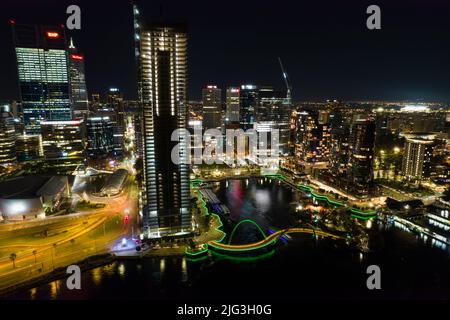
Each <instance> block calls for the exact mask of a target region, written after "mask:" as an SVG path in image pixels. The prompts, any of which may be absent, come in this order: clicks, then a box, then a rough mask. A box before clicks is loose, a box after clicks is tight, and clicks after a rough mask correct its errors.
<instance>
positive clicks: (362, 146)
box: [347, 118, 375, 196]
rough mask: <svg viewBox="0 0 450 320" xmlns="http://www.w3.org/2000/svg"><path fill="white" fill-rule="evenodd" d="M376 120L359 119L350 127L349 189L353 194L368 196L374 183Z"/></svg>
mask: <svg viewBox="0 0 450 320" xmlns="http://www.w3.org/2000/svg"><path fill="white" fill-rule="evenodd" d="M374 144H375V121H374V120H373V119H370V118H367V119H357V120H355V121H354V122H353V124H352V126H351V129H350V141H349V158H348V169H347V176H348V189H349V190H351V191H352V193H353V194H355V195H359V196H366V195H368V194H369V193H370V192H371V187H372V184H373V155H374V152H373V150H374Z"/></svg>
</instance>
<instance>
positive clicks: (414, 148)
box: [402, 134, 434, 180]
mask: <svg viewBox="0 0 450 320" xmlns="http://www.w3.org/2000/svg"><path fill="white" fill-rule="evenodd" d="M431 137H433V136H432V135H431ZM405 138H406V139H405V147H404V149H403V150H404V152H403V160H402V175H403V176H404V177H405V178H406V179H408V180H421V179H423V178H429V177H430V171H431V170H430V169H431V168H430V165H431V159H432V155H433V145H434V141H433V139H432V138H430V136H429V135H426V134H425V135H423V134H422V135H420V134H418V135H416V134H406V135H405Z"/></svg>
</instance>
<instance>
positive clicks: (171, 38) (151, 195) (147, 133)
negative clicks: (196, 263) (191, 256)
mask: <svg viewBox="0 0 450 320" xmlns="http://www.w3.org/2000/svg"><path fill="white" fill-rule="evenodd" d="M140 43H141V50H140V52H141V64H140V65H141V73H142V88H141V90H142V100H143V101H142V103H143V135H144V146H143V148H144V150H143V167H144V168H143V178H144V181H143V190H142V191H143V192H142V204H143V210H142V211H143V212H142V213H143V231H144V235H145V236H147V237H158V236H162V235H175V234H180V233H186V232H190V231H191V229H192V222H191V210H190V197H189V192H190V191H189V165H188V156H189V154H188V153H189V149H188V148H189V141H188V137H187V136H186V135H185V134H183V133H182V134H180V135H179V137H178V139H177V140H176V141H172V140H173V139H172V133H173V132H174V131H175V130H177V129H187V106H186V103H187V99H186V94H187V92H186V90H187V29H186V26H185V25H184V24H179V23H166V22H153V23H150V24H149V25H147V26H146V28H144V29H143V30H142V32H141V35H140ZM176 147H177V148H178V152H177V153H176V155H178V156H179V159H172V157H171V154H172V150H173V149H174V148H176ZM174 160H177V161H174Z"/></svg>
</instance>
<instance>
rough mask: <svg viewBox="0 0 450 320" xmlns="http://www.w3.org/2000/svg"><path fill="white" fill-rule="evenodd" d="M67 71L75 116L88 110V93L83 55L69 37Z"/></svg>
mask: <svg viewBox="0 0 450 320" xmlns="http://www.w3.org/2000/svg"><path fill="white" fill-rule="evenodd" d="M69 73H70V86H71V94H72V110H73V113H74V115H75V116H77V115H82V114H83V113H87V112H88V94H87V89H86V79H85V72H84V55H82V54H81V53H79V52H78V50H77V48H76V47H75V46H74V44H73V40H72V39H70V45H69Z"/></svg>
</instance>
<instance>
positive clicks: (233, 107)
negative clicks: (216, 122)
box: [225, 87, 240, 124]
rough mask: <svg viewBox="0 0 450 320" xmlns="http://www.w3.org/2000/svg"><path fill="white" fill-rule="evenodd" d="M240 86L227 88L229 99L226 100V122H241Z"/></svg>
mask: <svg viewBox="0 0 450 320" xmlns="http://www.w3.org/2000/svg"><path fill="white" fill-rule="evenodd" d="M239 92H240V90H239V88H235V87H229V88H227V100H226V107H227V110H226V116H225V122H226V124H228V123H239V109H240V102H239V96H240V95H239Z"/></svg>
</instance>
